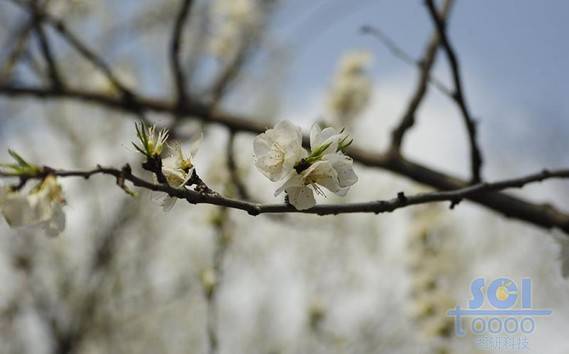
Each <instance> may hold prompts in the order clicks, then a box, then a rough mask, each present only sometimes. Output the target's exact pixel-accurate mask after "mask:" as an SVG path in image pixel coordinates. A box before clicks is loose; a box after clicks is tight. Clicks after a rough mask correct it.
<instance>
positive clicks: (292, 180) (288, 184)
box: [275, 171, 304, 197]
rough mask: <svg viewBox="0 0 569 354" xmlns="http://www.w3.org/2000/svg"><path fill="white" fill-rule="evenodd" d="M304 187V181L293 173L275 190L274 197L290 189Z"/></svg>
mask: <svg viewBox="0 0 569 354" xmlns="http://www.w3.org/2000/svg"><path fill="white" fill-rule="evenodd" d="M302 186H304V179H303V177H302V176H301V175H299V174H298V173H296V171H294V172H293V173H292V174H291V175H290V176H289V177H288V179H287V180H286V181H285V183H283V185H282V186H280V187H279V188H277V190H276V191H275V197H276V196H277V195H279V194H281V193H282V192H284V191H285V190H286V189H288V188H292V187H302Z"/></svg>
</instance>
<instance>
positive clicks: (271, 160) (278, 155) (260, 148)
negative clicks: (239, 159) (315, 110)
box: [253, 121, 307, 182]
mask: <svg viewBox="0 0 569 354" xmlns="http://www.w3.org/2000/svg"><path fill="white" fill-rule="evenodd" d="M253 149H254V152H255V166H256V167H257V168H258V169H259V171H261V173H263V174H264V175H265V176H266V177H267V178H268V179H270V180H271V181H273V182H276V181H279V180H281V179H283V178H285V177H286V176H288V175H289V174H290V173H291V172H292V171H293V169H294V166H295V165H296V164H297V163H298V162H299V161H300V160H301V159H303V158H304V157H306V155H307V153H306V150H304V149H303V148H302V132H301V130H300V128H299V127H296V126H294V125H293V124H292V123H290V122H288V121H282V122H279V123H278V124H277V125H276V126H275V127H274V128H272V129H269V130H267V131H266V132H264V133H262V134H260V135H257V136H256V137H255V140H254V142H253Z"/></svg>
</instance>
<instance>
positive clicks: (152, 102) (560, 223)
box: [0, 85, 569, 233]
mask: <svg viewBox="0 0 569 354" xmlns="http://www.w3.org/2000/svg"><path fill="white" fill-rule="evenodd" d="M0 95H4V96H7V97H35V98H41V99H67V100H74V101H80V102H84V103H90V104H95V105H98V106H101V107H106V108H109V109H114V110H120V111H123V112H128V113H131V114H135V115H136V114H138V113H139V112H140V110H143V111H153V112H157V113H166V114H176V111H177V109H178V108H177V107H176V105H175V103H172V102H170V101H167V100H159V99H152V98H144V97H138V101H137V106H136V107H133V106H132V105H130V104H129V103H128V102H125V101H124V100H121V99H119V98H117V97H113V96H111V95H108V94H105V93H99V92H94V91H84V90H71V89H67V90H64V91H54V90H52V89H50V88H41V87H14V86H10V85H0ZM180 115H181V116H182V117H186V118H188V119H190V118H191V119H201V120H203V121H206V122H208V123H215V124H220V125H223V126H225V127H227V128H229V129H232V130H234V131H239V132H249V133H253V134H260V133H262V132H264V131H265V130H266V128H267V126H266V125H265V124H263V123H258V122H257V121H255V120H253V119H251V118H247V117H243V116H239V115H234V114H231V113H227V112H223V111H220V110H217V111H215V112H213V111H212V110H211V109H210V108H209V105H207V104H200V103H198V102H192V103H191V105H188V106H187V107H185V108H184V109H183V110H182V112H180ZM264 121H270V120H264ZM304 141H305V143H307V142H308V138H307V137H305V138H304ZM348 154H349V155H350V156H351V157H352V158H353V159H354V161H356V162H358V163H360V164H361V165H364V166H368V167H374V168H381V169H384V170H387V171H391V172H394V173H396V174H398V175H401V176H405V177H407V178H409V179H411V180H413V181H415V182H418V183H421V184H425V185H428V186H431V187H433V188H435V189H438V190H454V189H462V188H465V187H467V186H469V185H470V184H471V183H470V182H467V181H465V180H462V179H460V178H457V177H455V176H451V175H448V174H444V173H442V172H439V171H435V170H433V169H431V168H429V167H427V166H424V165H421V164H419V163H416V162H414V161H411V160H408V159H406V158H404V157H402V156H399V155H396V154H389V153H388V154H380V153H377V152H373V151H366V150H364V149H362V148H358V147H357V146H352V147H350V148H349V149H348ZM466 199H469V200H472V201H474V202H476V203H478V204H480V205H483V206H485V207H487V208H489V209H491V210H494V211H496V212H498V213H500V214H502V215H504V216H507V217H511V218H515V219H519V220H522V221H525V222H528V223H531V224H534V225H536V226H540V227H543V228H546V229H551V228H554V227H558V228H561V229H563V230H566V228H567V224H568V223H569V214H566V213H563V212H561V211H559V210H557V209H556V208H554V207H553V206H550V205H539V204H535V203H531V202H529V201H526V200H524V199H523V198H520V197H515V196H511V195H508V194H505V193H499V192H496V191H494V192H488V193H483V194H477V195H473V196H469V197H466ZM568 233H569V230H568Z"/></svg>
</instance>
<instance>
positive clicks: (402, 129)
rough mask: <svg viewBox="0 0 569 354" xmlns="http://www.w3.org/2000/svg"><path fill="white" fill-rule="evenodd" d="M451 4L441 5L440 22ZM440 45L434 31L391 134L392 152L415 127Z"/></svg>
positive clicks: (439, 37) (397, 149)
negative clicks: (407, 100)
mask: <svg viewBox="0 0 569 354" xmlns="http://www.w3.org/2000/svg"><path fill="white" fill-rule="evenodd" d="M452 4H453V0H446V1H445V3H444V4H443V8H442V10H441V13H440V19H441V21H446V19H447V17H448V15H449V13H450V9H451V7H452ZM378 33H381V32H378ZM440 43H441V36H440V35H439V33H438V31H437V30H435V32H434V33H433V34H432V36H431V40H430V41H429V44H428V45H427V47H426V48H425V53H424V54H423V57H422V59H421V60H420V61H419V62H418V63H417V65H418V66H419V68H420V74H419V80H418V82H417V87H416V88H415V93H414V94H413V96H412V97H411V100H410V101H409V104H408V105H407V109H406V110H405V112H404V113H403V115H402V117H401V119H400V123H399V126H397V127H396V128H395V129H394V130H393V131H392V133H391V149H392V151H394V152H397V153H399V152H400V150H401V146H402V144H403V139H404V138H405V133H406V132H407V131H409V129H411V128H412V127H413V125H415V116H416V114H417V110H418V109H419V106H420V105H421V103H422V102H423V100H424V98H425V96H426V94H427V88H428V85H427V83H428V82H429V80H433V79H432V78H431V70H432V68H433V66H434V64H435V59H436V54H437V49H438V48H439V45H440ZM441 87H443V86H441ZM439 89H441V88H439ZM444 90H446V91H445V93H447V94H448V95H449V96H450V97H452V94H451V93H450V92H449V91H448V89H446V87H445V88H444Z"/></svg>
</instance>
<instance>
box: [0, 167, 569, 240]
mask: <svg viewBox="0 0 569 354" xmlns="http://www.w3.org/2000/svg"><path fill="white" fill-rule="evenodd" d="M100 174H102V175H110V176H114V177H115V178H116V179H117V184H119V186H121V187H122V188H124V181H129V182H131V183H132V184H133V185H134V186H136V187H140V188H144V189H148V190H151V191H155V192H163V193H166V194H168V195H169V196H171V197H175V198H179V199H185V200H187V201H188V202H189V203H190V204H211V205H217V206H223V207H226V208H232V209H237V210H242V211H245V212H247V213H248V214H250V215H253V216H256V215H259V214H267V213H303V214H317V215H337V214H346V213H374V214H379V213H389V212H393V211H395V210H397V209H401V208H404V207H408V206H412V205H419V204H426V203H433V202H444V201H448V202H451V208H453V207H454V206H456V205H457V204H458V203H460V202H461V201H462V200H463V199H472V200H477V199H481V198H484V197H488V198H492V197H493V195H492V194H491V193H490V192H496V191H501V190H504V189H509V188H522V187H524V186H525V185H527V184H530V183H536V182H542V181H544V180H548V179H567V178H569V169H561V170H553V171H549V170H543V171H541V172H538V173H534V174H531V175H528V176H524V177H519V178H512V179H507V180H502V181H497V182H493V183H488V182H485V183H479V184H476V185H470V186H466V187H464V188H460V189H456V190H450V191H442V192H431V193H422V194H417V195H413V196H406V195H405V194H404V193H403V192H400V193H399V194H398V195H397V197H396V198H393V199H390V200H376V201H371V202H363V203H349V204H320V205H316V206H314V207H312V208H310V209H307V210H297V209H295V208H294V207H293V206H291V205H289V204H259V203H252V202H247V201H241V200H237V199H231V198H225V197H223V196H221V195H219V194H217V193H215V192H205V193H203V192H202V193H200V192H197V191H194V190H191V189H176V188H173V187H170V186H169V185H167V184H155V183H151V182H148V181H146V180H143V179H141V178H140V177H137V176H135V175H133V174H132V172H131V169H130V166H129V165H125V167H123V168H122V169H120V170H119V169H115V168H104V167H100V166H99V167H97V168H96V169H93V170H88V171H73V170H55V169H52V168H48V167H44V168H42V169H41V172H39V173H36V174H33V175H21V174H14V173H6V172H0V177H12V178H14V177H18V178H20V179H21V180H22V181H23V182H25V181H27V180H29V179H42V178H45V177H46V176H48V175H54V176H58V177H82V178H85V179H88V178H90V177H92V176H94V175H100ZM540 207H541V208H542V209H543V212H546V213H551V214H552V215H554V210H553V209H552V208H551V207H549V206H547V205H542V206H540ZM553 227H556V228H559V229H561V230H563V231H564V232H566V233H568V234H569V216H568V215H558V216H557V220H556V222H554V223H552V224H550V225H549V228H553Z"/></svg>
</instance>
